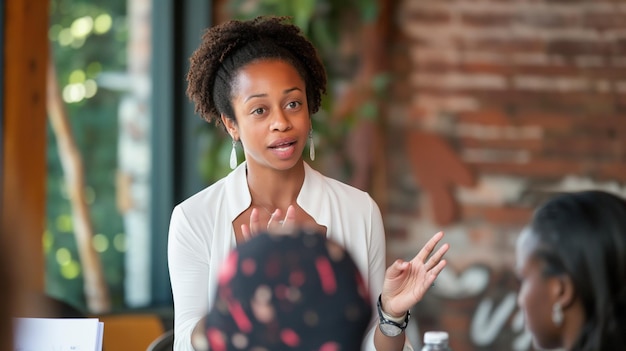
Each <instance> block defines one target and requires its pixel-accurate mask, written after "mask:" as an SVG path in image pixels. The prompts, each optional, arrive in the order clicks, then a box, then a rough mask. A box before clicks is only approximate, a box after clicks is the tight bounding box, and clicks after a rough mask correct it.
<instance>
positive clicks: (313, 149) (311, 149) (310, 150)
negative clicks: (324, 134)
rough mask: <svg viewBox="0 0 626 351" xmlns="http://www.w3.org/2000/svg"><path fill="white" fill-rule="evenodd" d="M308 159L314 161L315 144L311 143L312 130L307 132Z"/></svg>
mask: <svg viewBox="0 0 626 351" xmlns="http://www.w3.org/2000/svg"><path fill="white" fill-rule="evenodd" d="M309 158H311V161H315V142H314V141H313V129H311V130H309Z"/></svg>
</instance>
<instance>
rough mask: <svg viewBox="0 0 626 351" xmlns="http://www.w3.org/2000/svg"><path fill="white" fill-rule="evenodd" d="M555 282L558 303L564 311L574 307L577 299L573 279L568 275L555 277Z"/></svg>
mask: <svg viewBox="0 0 626 351" xmlns="http://www.w3.org/2000/svg"><path fill="white" fill-rule="evenodd" d="M554 280H555V282H554V289H555V290H554V293H555V294H556V296H555V297H556V301H558V302H559V303H560V304H561V306H562V307H563V308H564V309H566V308H568V307H570V306H571V305H573V304H574V301H575V299H576V291H575V290H574V284H573V282H572V279H571V278H570V277H569V276H567V275H560V276H556V277H554Z"/></svg>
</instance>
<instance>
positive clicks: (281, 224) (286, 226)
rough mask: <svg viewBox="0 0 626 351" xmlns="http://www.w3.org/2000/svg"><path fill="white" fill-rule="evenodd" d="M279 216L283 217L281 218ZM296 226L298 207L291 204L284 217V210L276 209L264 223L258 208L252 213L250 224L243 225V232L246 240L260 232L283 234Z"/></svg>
mask: <svg viewBox="0 0 626 351" xmlns="http://www.w3.org/2000/svg"><path fill="white" fill-rule="evenodd" d="M278 218H283V219H282V220H279V219H278ZM295 226H296V209H295V208H294V207H293V206H292V205H290V206H289V207H287V212H286V213H285V217H282V211H281V210H280V209H278V208H277V209H276V210H275V211H274V213H272V215H271V216H270V219H269V221H267V223H266V224H263V223H262V222H261V220H260V218H259V211H258V209H256V208H253V209H252V212H251V213H250V224H249V225H246V224H242V225H241V234H242V236H243V238H244V240H245V241H248V240H250V239H251V238H252V237H254V236H255V235H257V234H259V233H260V232H270V233H274V234H282V233H287V232H290V231H291V230H292V229H293V228H294V227H295Z"/></svg>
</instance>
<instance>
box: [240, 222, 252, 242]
mask: <svg viewBox="0 0 626 351" xmlns="http://www.w3.org/2000/svg"><path fill="white" fill-rule="evenodd" d="M241 236H242V237H243V240H244V241H248V240H250V239H252V233H251V232H250V227H248V226H247V225H246V224H242V225H241Z"/></svg>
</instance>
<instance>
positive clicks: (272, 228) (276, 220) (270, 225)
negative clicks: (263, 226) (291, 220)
mask: <svg viewBox="0 0 626 351" xmlns="http://www.w3.org/2000/svg"><path fill="white" fill-rule="evenodd" d="M281 215H282V212H281V211H280V209H278V208H277V209H275V210H274V212H273V213H272V215H271V216H270V220H269V221H267V230H268V231H269V232H276V231H278V230H280V228H281V227H282V225H283V221H282V220H280V218H281Z"/></svg>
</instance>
